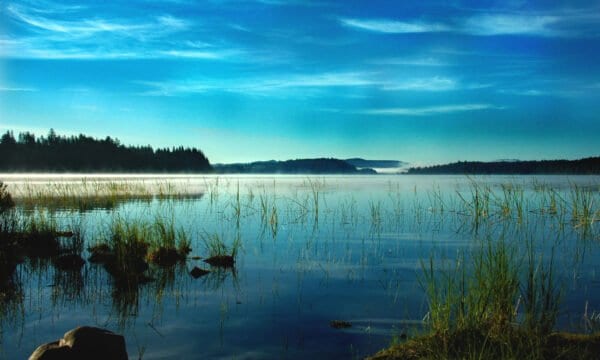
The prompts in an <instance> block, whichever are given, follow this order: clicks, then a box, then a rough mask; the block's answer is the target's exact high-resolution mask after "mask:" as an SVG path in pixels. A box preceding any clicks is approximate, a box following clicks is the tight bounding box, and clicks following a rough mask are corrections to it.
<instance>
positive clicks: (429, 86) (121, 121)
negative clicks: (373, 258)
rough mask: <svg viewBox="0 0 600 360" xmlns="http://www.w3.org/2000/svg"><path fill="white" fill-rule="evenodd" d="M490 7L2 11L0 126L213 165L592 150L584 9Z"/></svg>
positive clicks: (55, 6) (39, 1)
mask: <svg viewBox="0 0 600 360" xmlns="http://www.w3.org/2000/svg"><path fill="white" fill-rule="evenodd" d="M491 3H494V2H486V4H488V5H482V4H481V2H477V1H469V0H461V1H455V2H452V4H446V3H445V2H437V1H423V2H418V3H415V2H401V1H381V0H379V1H369V2H359V3H357V2H354V3H352V4H348V3H347V2H346V1H335V0H325V1H316V0H314V1H312V0H311V1H297V0H273V1H271V0H269V1H265V0H247V1H243V0H212V1H205V2H202V3H201V4H197V3H195V2H188V1H168V2H160V1H153V0H134V1H126V2H118V3H111V4H106V3H105V2H96V1H86V2H77V1H63V2H60V3H59V2H57V1H54V0H18V1H9V2H6V1H5V2H2V3H1V4H0V119H2V120H1V122H0V127H2V128H3V129H6V128H10V129H14V130H15V131H24V130H29V131H34V132H36V133H37V134H38V135H42V134H45V133H46V132H47V131H48V129H49V128H50V127H54V128H56V129H57V131H58V132H59V133H62V134H71V133H79V132H85V133H88V134H91V135H95V136H101V137H104V136H107V135H110V136H113V137H118V138H119V139H121V140H122V141H123V142H124V143H133V144H147V143H150V144H152V145H154V146H171V145H179V144H183V145H188V146H197V147H200V148H201V149H203V150H204V152H205V153H206V155H207V156H208V157H209V159H210V160H211V161H213V162H235V161H249V160H266V159H272V158H275V159H288V158H297V157H317V156H334V157H340V158H347V157H353V156H362V157H370V158H391V159H399V160H405V161H409V162H412V163H416V164H419V163H437V162H447V161H453V160H467V159H481V160H494V159H505V158H511V159H512V158H519V159H533V158H559V157H560V158H577V157H583V156H590V155H598V153H597V151H598V148H597V141H598V136H597V134H598V132H599V131H600V121H598V118H597V116H596V114H597V113H598V111H599V110H600V108H599V106H600V105H598V104H599V101H598V100H599V99H598V94H599V90H600V65H599V64H598V61H597V59H598V58H599V57H600V47H599V46H598V44H599V43H598V39H599V36H600V26H599V25H600V24H599V22H600V16H599V15H598V14H600V7H599V6H598V4H597V2H595V1H593V2H590V1H569V2H561V1H552V2H543V4H535V5H531V4H526V3H524V2H521V1H508V2H498V4H496V5H489V4H491ZM3 129H0V130H3Z"/></svg>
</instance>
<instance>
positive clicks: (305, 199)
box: [0, 174, 600, 359]
mask: <svg viewBox="0 0 600 360" xmlns="http://www.w3.org/2000/svg"><path fill="white" fill-rule="evenodd" d="M0 179H2V180H3V181H4V182H5V183H7V184H8V185H9V191H11V192H12V193H13V194H14V195H15V198H16V200H17V203H18V206H19V211H23V212H31V211H48V212H49V213H51V214H54V216H56V218H57V219H58V221H59V223H61V224H62V226H63V227H64V228H70V227H74V226H78V227H80V228H81V229H82V230H84V236H85V239H86V241H87V243H88V244H91V243H95V242H98V241H100V240H102V239H103V237H105V236H106V232H107V228H108V226H109V224H110V223H111V221H113V219H114V218H115V217H116V216H119V217H121V218H125V219H127V221H147V222H152V221H154V219H156V217H157V216H158V217H162V218H172V219H174V221H175V223H176V225H177V226H178V227H182V228H183V229H185V230H186V231H187V232H188V234H190V236H191V238H192V248H193V251H192V255H198V256H206V255H207V253H206V249H205V244H204V240H203V239H204V238H206V237H207V236H209V235H211V234H218V235H219V236H220V237H221V238H222V239H224V241H225V242H226V243H227V244H228V245H231V244H232V243H233V241H234V239H236V238H239V239H240V241H241V248H240V250H239V252H238V255H237V258H236V266H235V270H217V269H213V270H215V271H213V272H212V273H211V274H209V275H207V276H205V277H202V278H200V279H194V278H192V277H191V276H190V275H189V274H188V272H189V270H190V269H191V268H193V267H194V266H200V267H203V268H209V266H208V265H207V264H204V263H203V262H202V261H201V260H191V259H189V260H188V261H187V262H186V264H185V265H182V266H178V267H175V268H172V269H161V268H156V267H151V269H150V270H149V272H150V275H151V276H152V277H153V278H154V279H155V281H153V282H150V283H148V284H144V285H141V286H140V287H139V289H137V291H135V292H133V293H132V292H128V293H123V292H122V291H119V290H118V289H116V288H114V286H113V284H112V281H111V278H110V276H109V275H108V274H107V273H106V272H105V271H104V269H103V268H102V267H100V266H97V265H94V264H91V263H86V265H85V266H84V268H83V269H82V270H81V272H79V273H64V272H60V271H58V270H56V269H55V268H54V267H53V266H52V265H50V264H49V263H32V262H25V263H23V264H21V265H19V267H18V268H17V272H16V274H15V276H16V284H17V285H16V289H12V290H13V291H12V292H10V293H11V294H12V296H10V297H8V298H5V299H4V300H3V302H4V304H3V306H2V310H1V312H2V313H1V314H0V327H1V330H2V333H1V335H0V341H1V350H0V358H8V359H21V358H26V357H27V356H28V355H29V354H30V353H31V352H32V351H33V349H35V347H36V346H37V345H39V344H41V343H45V342H49V341H53V340H55V339H58V338H60V337H61V336H62V334H63V333H64V332H66V331H67V330H69V329H71V328H73V327H75V326H78V325H83V324H87V325H95V326H101V327H105V328H109V329H111V330H113V331H116V332H119V333H122V334H124V335H125V337H126V341H127V348H128V353H129V355H130V358H139V357H140V355H142V357H143V358H144V359H162V358H164V359H177V358H180V359H184V358H185V359H190V358H227V359H230V358H240V359H257V358H260V359H262V358H267V359H268V358H273V359H280V358H289V359H294V358H306V357H312V358H322V359H328V358H354V357H356V358H362V357H364V356H365V355H368V354H372V353H374V352H376V351H377V350H379V349H381V348H383V347H385V346H386V345H388V344H389V343H390V341H391V339H392V336H394V335H398V334H400V333H404V332H406V333H409V334H413V333H416V332H418V331H419V329H420V327H421V326H423V325H422V324H423V323H422V319H423V318H424V316H425V315H426V313H427V302H426V298H425V295H424V292H423V289H422V288H421V286H420V284H419V278H420V277H421V274H422V266H423V265H422V261H428V260H429V258H430V257H431V256H433V258H434V259H435V264H436V268H439V269H440V270H441V269H444V268H447V267H448V266H451V264H452V261H453V259H454V258H456V256H457V254H459V253H461V252H463V251H465V252H467V253H468V252H469V251H470V249H473V248H476V247H477V246H478V245H477V244H478V241H480V240H481V239H492V240H497V239H505V240H509V241H511V242H514V243H515V244H516V245H515V246H517V247H518V246H521V244H524V243H525V242H526V241H532V242H533V243H535V249H536V252H537V255H538V256H540V257H543V258H544V259H549V258H550V255H551V254H553V253H554V254H555V257H554V259H553V260H554V264H555V268H556V271H557V280H556V281H557V283H558V284H559V286H560V288H561V291H562V298H561V300H562V301H561V308H560V315H559V319H558V324H557V326H558V327H559V328H563V329H569V330H577V331H587V330H589V327H590V326H593V325H595V324H593V323H592V324H590V323H589V322H585V321H584V312H585V311H586V304H587V313H588V315H593V314H594V312H595V311H600V238H599V236H598V231H597V229H596V228H597V224H596V223H595V219H594V218H592V219H591V221H588V222H587V223H585V225H582V224H580V223H577V222H576V221H573V220H576V219H573V210H574V205H572V204H573V198H574V197H575V193H574V192H573V189H574V187H577V188H578V189H583V190H582V191H584V192H585V193H586V194H589V195H590V198H591V199H592V200H593V201H592V204H591V205H590V206H591V208H592V214H598V213H597V210H598V204H600V203H599V201H600V195H599V184H600V177H591V176H570V177H566V176H543V177H542V176H540V177H531V176H527V177H525V176H489V177H475V178H467V177H464V176H350V177H345V176H325V177H310V178H309V177H305V176H219V177H217V176H187V175H185V176H183V175H182V176H138V175H135V176H127V175H121V176H93V175H88V176H85V181H82V177H81V175H71V176H55V175H47V174H40V175H37V176H35V177H32V176H29V175H10V176H8V175H0ZM474 181H475V182H476V184H477V186H479V187H489V189H490V190H491V193H492V194H494V195H493V197H492V198H491V199H490V200H489V203H488V205H487V207H488V208H487V209H486V210H485V212H484V213H483V214H484V215H483V216H474V215H473V212H472V210H473V208H472V205H470V204H472V200H473V182H474ZM82 184H83V185H82ZM98 184H101V185H98ZM102 184H104V185H102ZM106 184H109V185H110V186H109V187H110V189H112V190H106V189H107V188H108V187H107V186H105V185H106ZM115 184H116V185H119V186H116V185H115ZM506 184H511V186H512V187H513V188H516V189H520V190H522V199H521V200H520V202H519V204H520V205H514V204H513V205H512V207H511V211H510V214H508V215H506V214H505V215H501V214H502V204H503V197H502V196H503V194H504V193H503V190H502V189H503V188H502V186H503V185H504V186H505V188H506ZM98 189H103V190H102V191H104V190H106V191H107V194H105V195H106V197H108V198H109V199H108V200H107V198H106V197H103V198H101V199H95V198H92V197H93V195H94V192H95V191H97V190H98ZM520 190H519V191H520ZM111 191H112V192H111ZM119 191H124V194H122V196H121V195H119V194H118V192H119ZM67 193H68V195H65V194H67ZM518 193H519V192H518ZM42 194H43V195H44V196H41V195H42ZM60 194H62V199H58V200H56V199H54V200H53V196H58V195H60ZM78 194H79V195H78ZM552 194H554V195H552ZM33 195H35V196H37V197H38V198H39V199H40V200H39V201H38V202H37V203H36V201H35V200H34V199H31V198H32V197H35V196H33ZM77 196H81V197H83V198H86V199H87V200H85V201H84V200H79V201H70V200H69V199H68V198H69V197H74V198H77ZM551 199H554V200H555V201H556V204H552V203H551ZM518 206H522V209H521V210H518V209H517V207H518ZM552 209H554V210H552ZM594 216H595V215H594ZM588 220H589V219H588ZM517 254H518V253H517ZM84 257H87V255H85V254H84ZM589 318H590V316H588V319H589ZM591 318H593V317H591ZM336 319H339V320H345V321H349V322H351V323H352V324H353V326H352V327H351V328H349V329H334V328H332V327H330V325H329V322H330V321H331V320H336Z"/></svg>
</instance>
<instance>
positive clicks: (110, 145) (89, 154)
mask: <svg viewBox="0 0 600 360" xmlns="http://www.w3.org/2000/svg"><path fill="white" fill-rule="evenodd" d="M0 171H5V172H7V171H11V172H109V173H111V172H135V173H144V172H211V171H212V167H211V165H210V163H209V161H208V159H207V158H206V157H205V156H204V154H203V153H202V151H200V150H198V149H195V148H184V147H177V148H172V149H156V150H154V149H153V148H152V147H151V146H126V145H122V144H121V143H120V142H119V140H117V139H112V138H110V137H107V138H105V139H95V138H92V137H89V136H86V135H83V134H80V135H78V136H70V137H66V136H59V135H57V134H56V133H55V132H54V130H52V129H50V132H49V133H48V136H46V137H44V136H41V137H39V138H36V137H35V136H34V135H33V134H31V133H29V132H25V133H21V134H19V135H18V137H17V138H15V136H14V135H13V133H12V132H10V131H7V132H6V133H5V134H4V135H2V136H1V137H0Z"/></svg>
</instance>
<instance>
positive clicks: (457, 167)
mask: <svg viewBox="0 0 600 360" xmlns="http://www.w3.org/2000/svg"><path fill="white" fill-rule="evenodd" d="M408 173H409V174H508V175H510V174H515V175H516V174H519V175H529V174H600V157H589V158H584V159H579V160H541V161H494V162H480V161H459V162H455V163H452V164H445V165H435V166H429V167H416V168H410V169H408Z"/></svg>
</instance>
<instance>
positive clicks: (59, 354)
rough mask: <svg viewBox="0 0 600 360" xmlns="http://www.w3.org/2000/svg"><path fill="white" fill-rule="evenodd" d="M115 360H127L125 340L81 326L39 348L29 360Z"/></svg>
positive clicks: (93, 328) (95, 328) (109, 333)
mask: <svg viewBox="0 0 600 360" xmlns="http://www.w3.org/2000/svg"><path fill="white" fill-rule="evenodd" d="M54 359H57V360H58V359H60V360H69V359H73V360H74V359H90V360H100V359H115V360H127V359H128V357H127V350H126V348H125V338H124V337H123V336H121V335H117V334H115V333H113V332H111V331H108V330H105V329H100V328H97V327H92V326H81V327H78V328H75V329H73V330H71V331H68V332H67V333H65V335H64V336H63V338H62V339H60V340H59V341H55V342H52V343H48V344H44V345H42V346H40V347H38V348H37V349H36V350H35V351H34V352H33V354H31V356H30V357H29V360H54Z"/></svg>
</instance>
